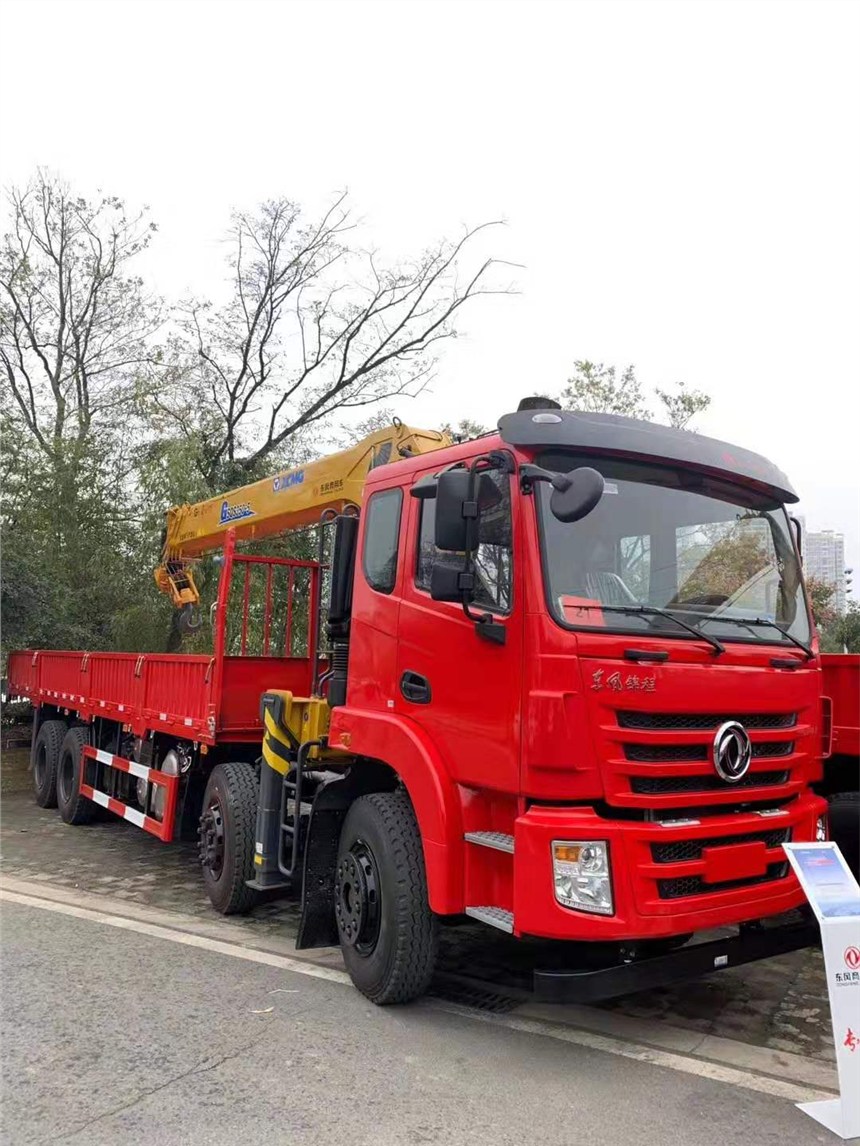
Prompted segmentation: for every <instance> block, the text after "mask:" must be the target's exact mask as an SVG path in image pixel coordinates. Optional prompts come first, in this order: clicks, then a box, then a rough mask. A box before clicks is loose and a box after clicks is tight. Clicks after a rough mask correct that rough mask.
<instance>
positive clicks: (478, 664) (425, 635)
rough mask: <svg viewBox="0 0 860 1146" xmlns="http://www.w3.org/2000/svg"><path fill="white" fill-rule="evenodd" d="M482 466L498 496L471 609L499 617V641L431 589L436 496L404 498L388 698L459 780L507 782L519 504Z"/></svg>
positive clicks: (518, 640)
mask: <svg viewBox="0 0 860 1146" xmlns="http://www.w3.org/2000/svg"><path fill="white" fill-rule="evenodd" d="M426 472H428V473H432V472H433V471H432V470H429V469H428V470H427V471H426ZM488 472H489V473H490V476H491V477H492V478H493V480H494V481H495V482H496V484H497V485H498V487H499V490H500V493H501V501H500V504H499V506H498V507H497V508H495V509H494V510H492V511H491V512H490V513H488V514H486V515H484V516H482V518H481V522H480V527H479V548H478V553H477V560H476V566H477V574H478V580H479V592H478V595H477V599H476V601H475V603H474V605H473V609H474V611H476V612H478V611H480V612H489V613H492V615H493V618H494V620H495V621H496V622H497V623H498V624H499V625H501V626H503V627H504V630H505V643H504V644H495V643H493V642H490V641H487V640H485V639H484V638H482V637H481V636H479V635H478V633H477V632H476V631H475V623H474V621H473V620H470V619H469V618H468V617H467V616H466V615H465V613H464V612H463V607H462V605H459V604H457V603H453V602H448V601H434V600H432V599H431V597H430V592H429V586H430V571H431V569H432V566H433V563H434V561H436V560H438V558H439V556H440V554H439V551H438V550H437V549H436V547H435V545H434V544H433V535H434V523H435V508H436V503H435V501H433V500H432V499H431V500H425V499H419V498H414V497H409V498H407V502H408V510H407V518H408V524H407V529H406V531H405V532H406V538H405V552H404V553H402V557H403V559H404V577H403V581H402V584H403V594H402V598H401V604H400V616H399V627H398V650H397V678H398V690H397V695H396V699H395V707H396V710H397V711H398V712H400V713H402V714H403V715H404V716H406V717H408V718H409V719H410V720H413V721H414V722H415V723H416V724H419V725H420V726H421V727H422V728H423V729H424V730H425V731H426V732H427V733H428V735H430V736H431V737H432V739H433V741H434V743H435V745H436V746H437V748H438V750H439V752H440V754H441V756H442V757H443V759H444V761H445V763H446V765H447V767H448V769H449V771H450V774H451V775H452V776H453V777H454V779H455V780H457V781H458V782H459V783H461V784H464V785H467V786H473V787H476V788H489V789H494V788H495V789H500V790H504V791H508V792H515V791H516V790H517V787H518V779H519V751H520V735H521V727H520V724H521V675H522V655H523V616H524V607H523V600H522V597H523V594H522V591H521V586H520V578H521V572H520V567H521V565H522V562H521V561H519V560H518V559H517V553H516V549H517V546H516V544H515V538H517V537H518V536H519V528H518V525H519V523H518V520H517V508H518V506H517V497H516V496H515V489H516V487H515V484H514V481H515V478H514V475H512V474H509V473H507V472H505V471H504V470H503V469H497V470H491V471H488ZM422 476H424V475H423V474H417V475H416V480H418V479H419V478H420V477H422ZM449 556H450V555H449Z"/></svg>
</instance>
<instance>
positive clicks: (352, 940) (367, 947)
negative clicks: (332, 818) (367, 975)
mask: <svg viewBox="0 0 860 1146" xmlns="http://www.w3.org/2000/svg"><path fill="white" fill-rule="evenodd" d="M379 892H380V888H379V873H378V871H377V868H376V860H375V859H374V856H373V852H372V851H371V850H370V848H369V847H368V845H367V844H366V843H365V842H364V841H363V840H357V841H356V842H355V843H354V844H353V845H352V847H351V848H350V849H349V851H348V852H347V854H346V855H345V856H344V857H343V858H342V859H341V861H340V863H339V864H338V868H337V881H336V886H335V905H334V913H335V918H336V919H337V929H338V932H339V933H340V937H341V940H342V942H343V943H345V944H346V946H347V947H354V948H355V949H356V951H358V953H359V954H361V955H368V954H370V952H371V951H373V949H374V948H375V946H376V940H377V938H378V937H379V920H380V894H379Z"/></svg>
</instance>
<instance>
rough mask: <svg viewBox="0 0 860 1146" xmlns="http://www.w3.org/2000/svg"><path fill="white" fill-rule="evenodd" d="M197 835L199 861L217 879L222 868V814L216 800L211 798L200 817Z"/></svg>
mask: <svg viewBox="0 0 860 1146" xmlns="http://www.w3.org/2000/svg"><path fill="white" fill-rule="evenodd" d="M197 835H198V838H199V840H200V863H201V864H202V865H203V867H205V868H206V869H207V870H208V871H210V872H211V873H212V875H213V876H214V877H215V879H218V878H219V876H220V875H221V872H222V870H223V868H224V815H223V813H222V811H221V805H220V803H219V802H218V801H217V800H213V801H212V803H211V804H210V805H209V807H208V808H207V809H206V811H205V812H204V813H203V815H202V816H201V817H200V827H199V829H198V832H197Z"/></svg>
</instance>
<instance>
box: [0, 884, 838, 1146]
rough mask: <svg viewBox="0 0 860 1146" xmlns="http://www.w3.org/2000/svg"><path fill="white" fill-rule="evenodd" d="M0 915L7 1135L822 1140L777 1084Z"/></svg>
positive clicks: (211, 955) (186, 950) (9, 906)
mask: <svg viewBox="0 0 860 1146" xmlns="http://www.w3.org/2000/svg"><path fill="white" fill-rule="evenodd" d="M0 921H1V922H2V931H0V944H1V945H2V947H0V952H1V953H2V982H3V991H2V1028H1V1029H0V1033H2V1051H1V1052H0V1054H2V1059H0V1062H2V1071H3V1103H2V1141H3V1142H4V1143H6V1144H8V1146H18V1144H25V1143H27V1144H29V1143H43V1142H45V1143H46V1142H67V1141H68V1142H79V1143H87V1144H88V1146H89V1144H93V1146H99V1144H108V1143H138V1144H139V1143H144V1144H149V1143H152V1144H160V1143H165V1144H183V1146H184V1144H189V1146H195V1144H197V1143H201V1144H202V1143H207V1144H208V1143H213V1144H220V1143H230V1144H231V1146H232V1144H235V1143H236V1142H237V1141H241V1140H244V1141H259V1142H272V1143H284V1144H289V1146H305V1144H307V1146H318V1144H320V1146H321V1144H325V1146H328V1144H330V1143H349V1144H350V1146H362V1144H365V1143H366V1144H368V1146H371V1144H373V1146H388V1144H391V1146H409V1144H413V1143H416V1144H417V1143H441V1144H449V1143H450V1144H456V1146H460V1144H462V1146H469V1144H472V1143H475V1144H477V1143H480V1144H481V1146H486V1144H487V1143H491V1144H507V1143H511V1144H515V1146H522V1144H523V1143H531V1142H540V1143H551V1144H553V1146H567V1144H568V1143H570V1144H571V1146H582V1144H583V1143H587V1144H588V1146H603V1144H606V1146H610V1144H611V1146H615V1144H617V1143H620V1142H623V1143H625V1144H626V1146H639V1144H642V1146H646V1144H648V1146H650V1144H657V1143H659V1144H664V1143H676V1142H677V1143H684V1144H685V1146H711V1144H713V1146H733V1144H735V1143H737V1144H738V1146H741V1144H742V1146H749V1143H750V1142H755V1143H757V1144H768V1143H773V1144H775V1146H776V1144H780V1146H793V1144H798V1146H803V1144H806V1143H826V1142H832V1141H835V1139H833V1138H832V1137H831V1136H830V1135H829V1134H828V1133H827V1132H825V1131H824V1130H823V1129H821V1128H820V1127H818V1126H817V1125H816V1124H815V1123H814V1122H812V1121H811V1120H809V1119H808V1118H807V1117H806V1116H805V1115H803V1114H802V1113H801V1112H799V1111H798V1110H797V1109H796V1108H795V1107H794V1105H793V1104H792V1103H791V1102H790V1101H787V1100H786V1099H785V1098H775V1097H772V1095H771V1094H768V1093H760V1092H756V1091H751V1090H749V1089H746V1088H744V1087H743V1086H731V1085H727V1084H726V1083H723V1082H716V1081H713V1080H711V1079H710V1078H703V1077H698V1076H696V1075H694V1074H693V1075H691V1074H687V1073H682V1072H678V1071H676V1070H669V1069H664V1068H663V1067H658V1066H654V1065H651V1064H650V1063H649V1062H643V1061H633V1060H631V1059H628V1058H625V1057H622V1056H619V1055H617V1054H607V1053H602V1052H601V1051H598V1050H594V1049H593V1048H589V1047H584V1046H578V1045H572V1044H570V1043H564V1042H559V1041H557V1040H556V1039H554V1038H550V1037H544V1036H543V1035H542V1034H540V1033H528V1032H524V1031H520V1030H512V1029H508V1028H506V1027H504V1026H499V1025H494V1024H493V1023H490V1022H480V1021H476V1020H475V1019H473V1018H470V1017H467V1016H464V1015H461V1014H452V1013H449V1012H448V1011H445V1010H442V1009H440V1004H438V1003H437V1004H434V1003H432V1002H430V1003H425V1004H417V1005H413V1006H410V1007H400V1008H388V1009H380V1008H376V1007H373V1006H371V1005H370V1004H369V1003H368V1002H367V1001H366V1000H365V999H363V998H362V997H361V996H360V995H359V994H358V993H357V992H356V991H355V990H353V989H352V988H351V987H350V986H348V985H344V984H341V983H340V982H329V981H326V980H320V979H317V978H308V977H306V976H305V975H303V974H296V973H292V972H289V971H285V970H283V969H280V968H276V967H270V966H261V965H259V964H257V963H252V962H247V961H245V959H244V958H234V957H231V956H228V955H225V954H220V953H217V952H213V951H209V950H199V949H196V948H192V947H188V946H184V945H182V944H180V943H176V942H172V941H168V940H165V939H161V938H156V937H153V936H152V935H149V934H141V933H140V932H136V931H128V930H120V929H117V928H116V927H115V926H108V925H106V924H105V923H104V922H98V921H94V919H91V918H75V917H69V915H67V914H61V913H58V912H57V910H50V909H46V908H44V907H42V906H35V907H34V906H25V905H23V904H22V903H16V902H8V901H4V902H3V904H2V913H0ZM314 970H317V971H318V973H321V974H323V973H325V972H323V971H319V970H318V969H314ZM335 974H336V972H335Z"/></svg>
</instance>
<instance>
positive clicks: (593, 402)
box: [559, 359, 711, 430]
mask: <svg viewBox="0 0 860 1146" xmlns="http://www.w3.org/2000/svg"><path fill="white" fill-rule="evenodd" d="M573 367H574V373H573V375H572V377H570V378H568V380H567V385H566V386H565V388H564V390H563V391H562V393H561V397H560V399H559V400H560V402H561V405H562V406H564V408H565V409H568V410H583V411H586V412H588V413H602V414H623V415H624V416H625V417H628V418H642V419H644V420H646V421H655V422H668V424H669V425H670V426H674V427H675V428H676V429H679V430H680V429H684V428H685V427H686V426H687V425H688V423H689V422H690V421H691V419H693V418H694V417H695V416H696V415H697V414H700V413H702V412H703V411H704V410H707V408H708V406H710V404H711V399H710V396H709V395H708V394H706V393H705V392H704V391H703V390H691V389H689V388H688V387H687V386H686V384H685V383H684V382H676V383H675V384H674V385H675V388H674V391H672V390H662V389H661V388H660V387H659V386H657V387H655V388H654V393H655V395H656V397H657V399H658V401H659V403H660V405H661V406H662V409H660V410H658V411H657V412H656V413H655V412H654V411H653V410H652V408H651V405H650V402H649V399H648V395H647V393H646V392H645V390H644V389H643V386H642V383H641V382H640V381H639V379H638V378H637V377H636V370H635V367H633V366H627V367H625V369H624V370H622V372H621V375H620V376H619V375H618V374H617V373H616V369H615V367H614V366H604V364H603V363H602V362H589V361H587V360H584V359H582V360H578V361H576V362H574V364H573Z"/></svg>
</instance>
